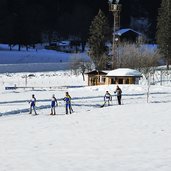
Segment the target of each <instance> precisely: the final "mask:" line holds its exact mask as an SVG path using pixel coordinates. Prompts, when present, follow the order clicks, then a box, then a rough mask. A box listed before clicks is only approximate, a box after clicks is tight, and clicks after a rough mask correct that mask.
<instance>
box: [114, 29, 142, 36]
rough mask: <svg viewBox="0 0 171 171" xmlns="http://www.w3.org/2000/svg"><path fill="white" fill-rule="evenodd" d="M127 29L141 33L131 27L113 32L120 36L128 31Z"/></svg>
mask: <svg viewBox="0 0 171 171" xmlns="http://www.w3.org/2000/svg"><path fill="white" fill-rule="evenodd" d="M128 31H132V32H135V33H137V34H138V35H141V33H139V32H137V31H135V30H133V29H130V28H126V29H120V30H118V31H116V32H115V34H116V35H119V36H121V35H122V34H124V33H126V32H128Z"/></svg>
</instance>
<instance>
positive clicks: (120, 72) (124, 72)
mask: <svg viewBox="0 0 171 171" xmlns="http://www.w3.org/2000/svg"><path fill="white" fill-rule="evenodd" d="M107 76H109V77H111V76H122V77H123V76H125V77H128V76H132V77H142V74H141V73H140V72H139V71H137V70H134V69H129V68H119V69H115V70H112V71H110V72H109V73H108V74H107Z"/></svg>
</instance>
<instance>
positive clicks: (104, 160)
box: [0, 71, 171, 171]
mask: <svg viewBox="0 0 171 171" xmlns="http://www.w3.org/2000/svg"><path fill="white" fill-rule="evenodd" d="M26 74H30V73H15V74H0V97H1V98H0V114H1V117H0V151H1V153H0V170H1V171H55V170H57V171H170V170H171V107H170V106H171V86H170V85H169V84H167V85H163V86H160V85H152V86H151V87H150V97H149V103H147V95H146V94H147V85H146V84H145V83H143V81H142V84H141V85H120V87H121V88H122V91H123V97H122V105H120V106H119V105H117V101H116V96H115V95H114V93H113V92H114V90H115V88H116V86H115V85H110V86H94V87H88V86H87V83H86V82H84V81H82V77H81V76H75V75H72V74H71V72H70V71H58V72H39V73H34V74H35V76H34V77H29V78H28V79H27V84H26V78H25V75H26ZM14 85H16V86H17V87H25V86H26V85H27V87H28V88H25V89H24V88H19V89H16V90H5V86H14ZM106 90H108V91H109V92H110V93H111V94H112V98H113V100H112V104H111V106H109V107H104V108H100V105H102V104H103V96H104V94H105V91H106ZM66 91H68V92H69V93H70V95H71V96H72V106H73V109H74V113H73V114H71V115H65V107H64V101H63V100H62V98H63V97H64V95H65V92H66ZM32 94H35V96H36V98H37V101H38V102H37V112H38V114H39V115H37V116H34V115H29V114H28V108H29V104H28V100H30V98H31V95H32ZM52 94H55V95H56V97H57V99H58V102H59V107H57V108H56V110H57V115H56V116H50V115H49V113H50V99H51V97H52Z"/></svg>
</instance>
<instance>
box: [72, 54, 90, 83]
mask: <svg viewBox="0 0 171 171" xmlns="http://www.w3.org/2000/svg"><path fill="white" fill-rule="evenodd" d="M92 68H93V65H92V62H91V61H86V60H85V59H84V58H82V57H81V56H80V55H78V54H77V55H75V56H73V58H72V60H71V70H72V72H73V73H74V74H75V75H79V74H80V73H81V74H82V76H83V81H85V76H84V75H85V72H86V71H90V70H92Z"/></svg>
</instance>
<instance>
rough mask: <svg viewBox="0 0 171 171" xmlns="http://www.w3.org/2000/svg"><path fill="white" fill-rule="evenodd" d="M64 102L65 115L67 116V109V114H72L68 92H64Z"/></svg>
mask: <svg viewBox="0 0 171 171" xmlns="http://www.w3.org/2000/svg"><path fill="white" fill-rule="evenodd" d="M63 100H64V101H65V103H66V104H65V109H66V114H68V109H69V113H70V114H71V113H72V111H73V110H72V107H71V96H70V95H69V93H68V92H66V95H65V97H64V99H63Z"/></svg>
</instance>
